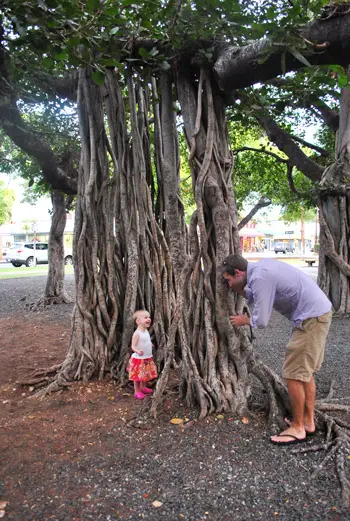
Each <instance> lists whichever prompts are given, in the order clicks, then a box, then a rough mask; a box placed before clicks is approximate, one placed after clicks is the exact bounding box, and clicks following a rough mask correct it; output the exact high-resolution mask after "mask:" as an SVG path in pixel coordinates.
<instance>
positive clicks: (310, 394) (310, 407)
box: [304, 376, 316, 432]
mask: <svg viewBox="0 0 350 521" xmlns="http://www.w3.org/2000/svg"><path fill="white" fill-rule="evenodd" d="M304 390H305V411H304V427H305V430H306V431H307V432H314V431H315V398H316V383H315V378H314V377H313V376H312V377H311V380H310V382H304Z"/></svg>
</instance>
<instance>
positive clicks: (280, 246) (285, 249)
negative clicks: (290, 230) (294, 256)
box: [273, 242, 295, 253]
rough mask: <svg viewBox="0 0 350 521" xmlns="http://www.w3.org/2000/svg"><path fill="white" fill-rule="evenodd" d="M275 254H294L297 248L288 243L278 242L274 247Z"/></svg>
mask: <svg viewBox="0 0 350 521" xmlns="http://www.w3.org/2000/svg"><path fill="white" fill-rule="evenodd" d="M273 249H274V251H275V253H279V252H281V253H294V252H295V248H294V247H293V246H291V245H290V244H287V243H286V242H276V244H275V245H274V247H273Z"/></svg>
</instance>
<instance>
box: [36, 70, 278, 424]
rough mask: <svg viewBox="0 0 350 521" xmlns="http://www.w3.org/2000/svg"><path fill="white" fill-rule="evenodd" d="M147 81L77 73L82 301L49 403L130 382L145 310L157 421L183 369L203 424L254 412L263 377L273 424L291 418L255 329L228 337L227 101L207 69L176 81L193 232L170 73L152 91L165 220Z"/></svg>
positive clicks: (233, 220)
mask: <svg viewBox="0 0 350 521" xmlns="http://www.w3.org/2000/svg"><path fill="white" fill-rule="evenodd" d="M141 80H142V78H140V79H139V78H138V76H137V74H136V73H135V71H130V72H129V73H128V74H127V81H126V83H125V82H124V80H123V78H117V76H116V74H115V73H114V72H113V71H108V72H107V74H106V82H105V85H104V86H103V87H99V86H97V85H95V84H94V83H93V82H92V81H91V77H90V71H89V70H82V71H81V72H80V79H79V94H78V107H79V120H80V130H81V143H82V156H81V161H80V173H79V187H78V201H77V207H76V222H75V232H74V250H75V281H76V295H77V297H76V305H75V309H74V314H73V321H72V331H71V339H70V346H69V350H68V354H67V357H66V359H65V360H64V362H63V364H62V367H61V369H60V371H59V374H58V376H57V377H56V378H55V379H54V380H53V382H52V383H51V385H50V386H49V388H48V389H47V390H45V392H47V391H48V390H53V389H57V388H60V387H61V386H62V385H67V384H69V382H71V381H73V380H74V379H84V380H89V379H91V378H103V377H104V376H105V375H106V374H110V375H112V376H113V378H115V379H116V381H117V382H118V383H119V384H123V383H125V381H126V372H125V367H126V364H127V360H128V357H129V356H130V340H131V336H132V333H133V329H134V324H133V320H132V315H133V313H134V311H135V309H140V308H147V309H148V310H149V312H150V313H151V316H152V317H154V327H153V333H154V343H155V346H156V349H155V351H154V355H155V359H156V362H157V364H158V368H159V370H160V377H159V379H158V383H157V388H156V392H155V393H154V398H153V400H152V412H153V413H154V414H156V412H157V410H158V407H159V405H160V403H161V402H162V400H163V393H164V391H165V389H166V385H167V382H168V380H169V376H170V374H171V371H172V369H173V367H174V365H175V366H176V367H177V368H178V369H179V371H178V374H179V375H180V381H179V389H180V393H181V396H182V397H183V399H184V400H186V403H187V404H188V405H191V406H193V405H195V406H198V407H199V409H200V417H203V416H205V415H207V414H209V413H210V412H213V411H231V412H236V413H239V414H243V413H245V412H246V411H247V409H248V398H249V395H250V374H251V373H253V374H254V375H255V376H257V377H258V378H259V379H260V380H261V381H262V383H263V385H264V386H265V387H266V388H267V391H268V393H269V394H270V395H271V405H270V423H274V422H275V420H276V418H277V416H278V414H279V413H281V409H282V410H283V412H284V411H285V409H286V407H287V405H286V392H285V389H284V388H283V385H282V384H280V383H279V382H278V379H276V378H275V377H274V375H272V373H271V371H269V370H268V369H267V368H266V367H265V366H264V365H263V364H262V363H261V361H259V360H258V359H257V358H256V357H255V356H254V354H253V350H252V345H251V342H250V340H249V337H248V333H249V331H248V328H245V329H237V330H236V329H234V328H233V327H232V325H231V322H230V320H229V315H231V314H234V313H236V312H237V311H242V309H243V306H244V301H243V299H242V298H241V297H239V298H237V297H236V296H235V295H234V294H233V293H232V292H228V290H227V287H226V286H225V285H224V282H223V280H222V277H221V274H220V272H218V271H217V269H218V267H219V266H220V265H221V264H222V261H223V260H224V258H225V257H226V256H227V255H229V254H230V253H234V252H238V251H239V235H238V225H237V210H236V205H235V201H234V197H233V191H232V176H231V170H232V161H233V158H232V155H231V153H230V147H229V144H228V137H227V129H226V120H225V111H224V105H223V100H222V97H221V95H220V93H219V92H218V91H216V90H215V87H214V86H213V85H214V82H213V79H212V77H211V73H210V72H209V71H207V70H205V69H202V70H201V71H200V77H199V80H196V79H195V78H194V76H193V71H191V70H190V69H188V68H187V67H186V66H184V67H182V66H181V67H179V68H178V70H177V71H176V87H177V95H178V99H179V102H180V105H181V111H182V117H183V121H184V129H185V134H186V137H187V140H188V144H189V161H190V166H191V172H192V182H193V187H194V192H195V199H196V203H197V211H196V212H195V213H194V215H193V217H192V221H191V225H190V226H189V228H188V231H186V232H185V227H184V224H183V211H182V205H181V203H180V201H179V198H178V195H177V194H178V185H179V176H178V152H177V137H176V125H175V118H174V111H173V108H172V103H171V93H172V89H173V86H172V83H171V81H170V77H168V76H165V75H163V76H162V77H161V79H160V82H159V84H157V82H156V81H155V80H153V82H152V83H153V94H156V97H155V98H154V100H153V101H154V103H153V111H154V114H153V116H152V119H153V121H154V130H155V132H154V134H153V135H155V139H154V141H153V146H154V149H155V150H156V154H155V164H156V165H157V179H158V187H157V189H158V197H159V198H160V199H161V205H159V208H162V209H163V212H162V213H159V214H158V215H155V212H154V205H153V202H152V198H151V194H152V193H153V192H152V190H153V188H152V183H151V182H150V180H149V174H150V167H149V160H150V157H151V154H150V151H149V147H150V144H151V136H152V133H151V132H150V130H149V128H150V122H149V119H150V116H149V114H150V113H151V108H152V103H150V91H149V89H148V88H145V87H144V85H145V82H144V81H143V82H142V81H141ZM126 86H127V91H128V100H127V107H128V111H127V110H126V105H124V96H123V92H125V90H123V89H125V87H126ZM141 86H142V88H141ZM155 88H156V90H155ZM157 91H158V94H157ZM156 100H157V101H156ZM158 100H159V105H158V106H157V104H158ZM105 115H106V116H107V117H105ZM106 122H107V124H108V132H106V129H105V125H106ZM162 228H163V229H164V231H165V234H163V231H162Z"/></svg>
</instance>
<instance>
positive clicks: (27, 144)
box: [0, 45, 77, 194]
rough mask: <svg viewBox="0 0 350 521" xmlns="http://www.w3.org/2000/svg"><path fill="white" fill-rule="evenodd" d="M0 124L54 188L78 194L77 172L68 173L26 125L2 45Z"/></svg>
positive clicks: (0, 50) (0, 46)
mask: <svg viewBox="0 0 350 521" xmlns="http://www.w3.org/2000/svg"><path fill="white" fill-rule="evenodd" d="M0 125H1V127H2V129H3V130H4V132H5V134H7V135H8V137H9V138H10V139H11V140H12V141H13V142H14V143H15V145H17V146H18V147H19V148H20V149H21V150H23V151H24V152H26V153H27V154H29V155H30V156H32V157H34V158H35V159H36V161H37V162H38V164H39V166H40V167H41V170H42V174H43V177H44V179H45V180H46V181H47V182H48V183H49V184H50V185H51V187H52V188H55V189H58V190H61V191H62V192H65V193H66V194H76V193H77V175H76V172H74V173H73V176H70V177H69V176H67V175H66V174H65V172H63V170H61V169H60V168H59V167H58V165H57V162H56V159H55V157H54V154H53V152H52V150H51V148H50V147H49V146H48V145H47V144H46V143H45V142H44V141H41V140H40V139H39V138H38V137H37V136H36V135H35V134H34V132H32V131H31V130H30V129H29V128H27V126H26V125H25V122H24V121H23V118H22V116H21V114H20V112H19V110H18V107H17V104H16V100H15V98H14V96H13V90H12V85H11V78H10V75H9V72H8V69H7V64H6V51H5V49H4V47H3V46H2V45H0Z"/></svg>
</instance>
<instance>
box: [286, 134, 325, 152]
mask: <svg viewBox="0 0 350 521" xmlns="http://www.w3.org/2000/svg"><path fill="white" fill-rule="evenodd" d="M289 135H290V137H291V138H292V139H293V140H294V141H297V142H298V143H300V144H301V145H304V147H307V148H310V149H311V150H315V151H316V152H318V153H319V154H320V155H321V156H322V157H329V156H330V153H329V152H328V150H325V149H324V148H321V147H318V146H317V145H313V144H312V143H309V142H308V141H305V140H304V139H301V137H297V136H293V134H289Z"/></svg>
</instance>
